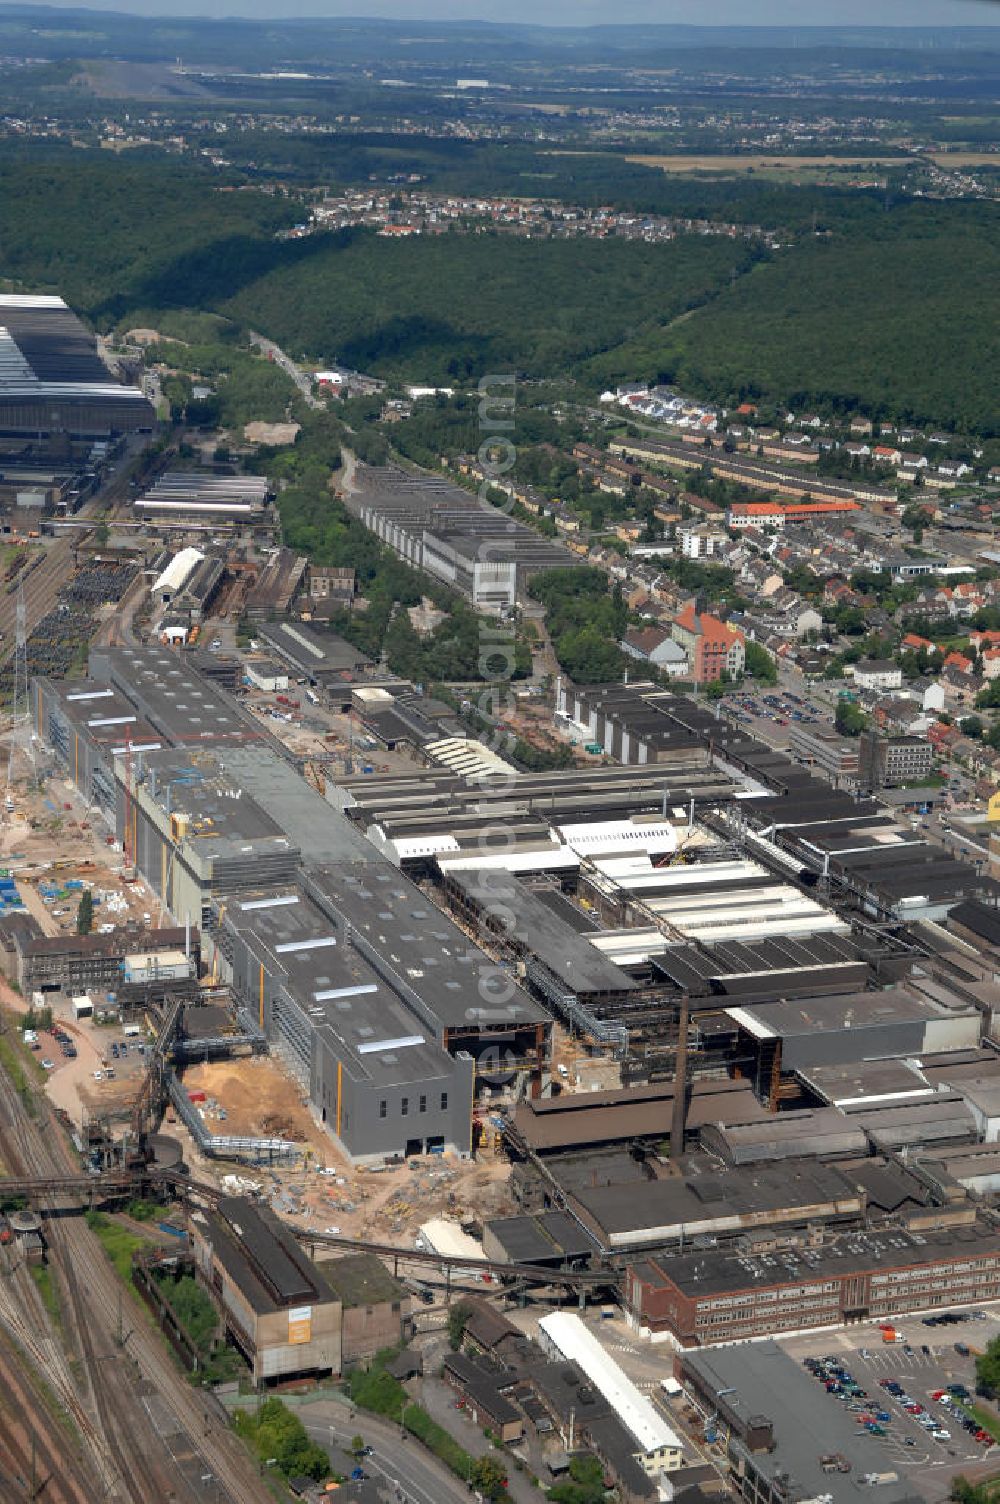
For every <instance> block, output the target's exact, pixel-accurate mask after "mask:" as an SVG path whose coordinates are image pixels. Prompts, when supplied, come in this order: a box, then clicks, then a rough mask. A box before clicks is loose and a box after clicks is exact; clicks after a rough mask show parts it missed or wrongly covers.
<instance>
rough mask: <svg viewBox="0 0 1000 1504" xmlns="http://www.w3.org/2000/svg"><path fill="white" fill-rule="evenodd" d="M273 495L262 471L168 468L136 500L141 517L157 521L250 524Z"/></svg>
mask: <svg viewBox="0 0 1000 1504" xmlns="http://www.w3.org/2000/svg"><path fill="white" fill-rule="evenodd" d="M270 497H271V491H270V486H269V484H268V482H267V479H266V478H265V477H264V476H260V475H217V474H215V473H214V472H213V471H210V470H208V471H206V470H167V471H165V472H164V473H163V474H162V475H161V476H160V477H159V478H158V479H157V481H156V482H155V484H154V485H152V486H151V487H150V489H149V490H148V491H145V492H144V493H143V494H142V495H141V496H138V497H136V500H135V506H134V510H135V514H136V516H137V517H140V518H142V517H146V518H150V519H151V520H153V521H160V522H170V521H178V520H180V521H182V522H183V521H197V520H199V519H200V520H205V521H209V522H213V523H219V524H224V523H236V524H244V525H245V524H248V523H255V522H260V521H262V520H263V518H264V516H265V515H266V512H267V504H268V502H269V500H270Z"/></svg>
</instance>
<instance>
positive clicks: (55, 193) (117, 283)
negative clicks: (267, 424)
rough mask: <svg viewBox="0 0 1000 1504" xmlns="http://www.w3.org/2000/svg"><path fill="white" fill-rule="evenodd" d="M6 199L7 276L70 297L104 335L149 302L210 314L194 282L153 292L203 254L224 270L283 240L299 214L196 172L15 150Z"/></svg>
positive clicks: (1, 233) (6, 176) (0, 265)
mask: <svg viewBox="0 0 1000 1504" xmlns="http://www.w3.org/2000/svg"><path fill="white" fill-rule="evenodd" d="M0 202H2V203H3V206H4V208H3V218H2V220H0V279H2V280H3V281H8V282H15V281H16V282H18V283H20V284H23V285H24V286H25V287H27V288H30V289H32V290H33V291H37V292H46V291H52V292H58V293H59V294H60V295H61V296H62V297H64V298H65V299H66V301H67V302H68V303H70V304H71V305H72V306H73V307H74V308H76V309H77V310H78V311H79V312H82V313H84V314H87V315H89V316H90V317H91V318H92V319H93V320H94V321H95V322H96V323H98V324H99V325H103V326H104V327H107V326H109V325H110V323H111V322H113V321H114V320H115V319H117V318H119V317H121V316H123V315H125V314H126V313H128V312H129V311H131V310H133V309H135V308H138V307H142V306H144V305H145V304H152V305H153V306H154V307H165V306H178V307H193V308H198V307H204V306H205V301H204V299H203V298H202V296H201V289H200V288H199V287H198V286H197V285H194V284H192V285H190V286H189V288H188V291H187V295H186V296H178V297H176V298H174V299H172V300H170V301H168V300H166V299H164V298H163V297H154V296H144V294H147V293H151V292H152V291H155V289H156V288H157V287H158V285H159V279H160V278H162V277H163V276H165V275H166V269H167V268H168V267H174V266H178V265H180V266H184V265H186V264H187V263H188V258H189V257H192V256H193V255H194V253H195V252H199V253H200V255H201V256H202V257H204V258H205V260H206V261H207V262H214V263H215V264H218V263H219V262H220V261H221V262H222V263H223V264H224V263H225V261H226V260H227V258H228V257H229V255H230V253H231V252H232V250H233V248H234V247H236V246H238V245H244V244H246V245H260V246H264V247H267V246H269V245H270V244H272V243H277V242H273V239H272V237H273V235H274V232H275V230H277V229H278V228H279V227H280V226H282V225H285V224H288V223H290V222H291V221H292V220H293V219H294V217H295V216H294V214H293V213H292V210H291V208H290V206H289V205H288V204H287V203H286V202H284V201H283V200H280V199H276V198H272V197H269V196H267V195H264V194H262V193H257V192H254V191H236V190H235V189H234V188H233V186H232V185H231V184H229V183H227V182H225V181H224V180H220V179H219V177H218V176H216V177H214V178H213V177H211V176H210V175H209V172H208V170H207V169H202V168H201V167H198V166H196V165H193V164H190V163H186V164H184V165H183V166H181V165H180V164H177V163H174V162H170V161H165V160H164V159H163V157H161V156H152V155H149V156H145V155H144V154H141V153H139V154H136V155H134V156H132V157H130V158H129V160H128V161H126V162H122V161H117V160H111V159H109V158H108V156H106V155H100V156H99V155H97V154H96V153H82V152H76V153H70V152H67V151H58V152H48V151H46V150H36V149H31V150H27V149H26V150H11V149H10V148H8V147H6V146H5V148H4V151H3V153H2V154H0ZM233 274H234V275H235V267H234V269H233ZM179 291H180V289H178V292H179Z"/></svg>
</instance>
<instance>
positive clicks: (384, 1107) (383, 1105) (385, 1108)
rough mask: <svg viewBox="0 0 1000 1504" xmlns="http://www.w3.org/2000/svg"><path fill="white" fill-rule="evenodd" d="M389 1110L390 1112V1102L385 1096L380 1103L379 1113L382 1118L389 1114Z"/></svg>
mask: <svg viewBox="0 0 1000 1504" xmlns="http://www.w3.org/2000/svg"><path fill="white" fill-rule="evenodd" d="M388 1112H389V1104H388V1102H387V1101H386V1100H385V1098H384V1097H383V1098H382V1100H381V1102H380V1103H379V1104H378V1115H379V1117H380V1118H384V1117H386V1116H387V1115H388Z"/></svg>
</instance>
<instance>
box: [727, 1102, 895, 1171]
mask: <svg viewBox="0 0 1000 1504" xmlns="http://www.w3.org/2000/svg"><path fill="white" fill-rule="evenodd" d="M701 1139H702V1143H703V1144H704V1145H705V1146H706V1147H707V1148H711V1149H713V1150H714V1151H715V1152H716V1153H718V1154H719V1155H721V1156H722V1158H723V1159H724V1160H725V1161H726V1162H727V1163H728V1164H732V1165H750V1164H759V1163H763V1162H765V1161H767V1160H782V1161H787V1160H790V1159H795V1158H796V1157H797V1156H798V1155H801V1154H816V1155H823V1156H827V1157H830V1156H833V1155H844V1154H864V1153H865V1151H866V1149H867V1147H868V1141H867V1139H866V1138H865V1135H864V1133H863V1131H862V1129H861V1127H860V1126H859V1125H858V1124H856V1123H852V1122H851V1121H849V1120H848V1119H847V1118H846V1117H845V1116H844V1114H843V1113H842V1112H841V1111H840V1109H839V1108H836V1107H805V1108H798V1109H793V1110H792V1111H790V1112H779V1113H778V1114H777V1115H776V1116H775V1115H773V1114H772V1115H771V1116H770V1117H769V1118H767V1119H765V1120H764V1121H760V1122H750V1123H748V1122H741V1123H731V1124H728V1125H727V1124H725V1123H707V1124H706V1125H705V1127H704V1128H703V1129H702V1133H701Z"/></svg>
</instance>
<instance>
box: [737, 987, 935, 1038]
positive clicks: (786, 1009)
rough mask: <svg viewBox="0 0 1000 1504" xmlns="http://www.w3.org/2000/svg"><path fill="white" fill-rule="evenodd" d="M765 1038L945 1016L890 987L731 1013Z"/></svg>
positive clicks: (781, 1001)
mask: <svg viewBox="0 0 1000 1504" xmlns="http://www.w3.org/2000/svg"><path fill="white" fill-rule="evenodd" d="M727 1011H728V1012H729V1015H730V1017H731V1018H735V1019H736V1021H737V1022H739V1023H742V1024H743V1025H744V1026H745V1027H746V1028H747V1029H748V1030H749V1032H750V1033H752V1034H754V1035H756V1036H757V1037H758V1038H761V1039H777V1038H784V1039H788V1038H792V1037H794V1036H796V1035H810V1034H824V1033H837V1034H840V1033H843V1032H844V1031H845V1030H848V1029H857V1030H859V1031H860V1030H864V1029H870V1028H877V1027H880V1026H882V1025H885V1024H902V1023H918V1022H919V1023H925V1022H927V1021H928V1020H930V1019H932V1018H941V1017H942V1016H944V1013H943V1010H942V1009H941V1008H938V1007H935V1006H934V1004H933V1003H932V1002H930V1001H929V999H927V998H924V997H917V996H915V995H914V994H913V993H911V992H905V991H904V990H903V989H902V988H901V987H889V988H886V989H884V990H883V991H882V992H849V993H838V994H837V995H835V996H833V997H813V998H796V999H795V1000H794V1001H789V1000H786V999H784V998H782V999H779V1000H777V1001H775V1002H773V1003H754V1004H751V1005H748V1006H747V1007H744V1008H730V1009H728V1010H727Z"/></svg>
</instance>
